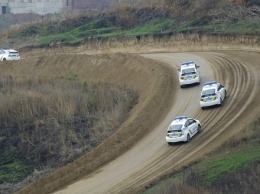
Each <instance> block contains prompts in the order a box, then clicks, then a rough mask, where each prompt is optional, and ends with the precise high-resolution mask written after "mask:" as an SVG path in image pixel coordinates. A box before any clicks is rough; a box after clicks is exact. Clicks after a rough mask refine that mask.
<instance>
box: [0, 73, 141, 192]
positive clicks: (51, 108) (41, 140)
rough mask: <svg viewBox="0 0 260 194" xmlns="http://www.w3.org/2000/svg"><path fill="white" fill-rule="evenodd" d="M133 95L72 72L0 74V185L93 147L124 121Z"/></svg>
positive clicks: (47, 169) (55, 166) (133, 97)
mask: <svg viewBox="0 0 260 194" xmlns="http://www.w3.org/2000/svg"><path fill="white" fill-rule="evenodd" d="M137 98H138V97H137V94H136V93H135V92H134V91H132V90H129V89H126V88H124V87H122V86H115V85H109V84H104V83H103V84H101V83H100V84H94V85H93V84H88V83H86V82H84V83H81V82H80V81H79V80H78V79H77V77H76V76H75V75H70V76H69V77H68V78H67V79H65V78H64V79H62V78H61V79H55V80H54V79H47V78H40V77H37V78H35V77H33V76H32V77H28V76H24V77H15V76H12V75H3V74H2V75H0V149H1V153H0V183H1V184H3V183H5V182H6V184H4V185H2V186H1V188H2V189H3V188H4V186H5V187H8V186H7V185H8V183H16V182H17V181H21V180H23V179H24V178H25V177H26V176H28V175H30V174H32V172H33V171H35V170H34V169H37V170H36V171H39V172H40V171H41V170H44V171H49V170H50V169H52V168H57V167H59V166H62V165H64V164H66V163H67V162H70V161H73V160H74V159H75V158H78V157H79V156H81V155H83V154H84V153H86V152H88V151H90V150H92V149H93V148H95V147H96V146H97V145H99V144H100V143H101V142H102V141H104V140H106V139H107V138H108V137H109V136H111V135H112V134H113V133H114V132H115V131H116V130H117V129H118V127H119V126H120V124H121V123H122V122H124V121H125V119H126V118H127V116H128V113H129V111H130V109H131V108H132V107H133V106H134V105H135V104H136V102H137ZM14 169H16V170H15V171H13V170H14ZM12 187H13V186H12ZM1 188H0V193H1ZM9 189H10V188H9ZM10 190H11V189H10Z"/></svg>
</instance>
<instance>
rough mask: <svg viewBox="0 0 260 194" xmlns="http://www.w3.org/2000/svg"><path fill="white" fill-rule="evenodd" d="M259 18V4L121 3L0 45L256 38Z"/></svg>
mask: <svg viewBox="0 0 260 194" xmlns="http://www.w3.org/2000/svg"><path fill="white" fill-rule="evenodd" d="M259 20H260V3H259V1H256V0H237V1H235V0H234V1H231V0H221V1H214V0H210V1H209V0H185V1H182V0H163V1H152V3H151V2H150V3H146V4H144V3H142V4H139V6H137V5H136V4H128V3H121V4H119V5H118V6H117V7H116V8H114V9H113V10H112V9H111V10H109V11H106V12H95V13H92V14H90V13H89V12H86V13H84V12H82V13H80V14H70V15H66V16H65V18H64V15H63V16H62V17H59V16H57V18H56V19H52V20H51V21H50V20H44V21H42V22H38V23H35V24H33V25H29V26H28V27H21V28H19V29H18V30H13V31H12V32H10V33H8V38H7V40H2V43H3V44H9V45H10V44H12V43H15V42H20V40H21V39H23V40H27V41H28V42H27V43H26V42H24V43H23V45H24V46H40V47H42V46H50V45H55V44H59V45H61V44H66V45H78V44H83V43H84V42H85V40H88V39H93V38H94V39H96V38H104V37H106V38H107V37H115V36H117V37H118V36H121V37H129V36H131V37H137V36H142V35H154V34H161V35H162V34H172V33H181V32H183V33H185V32H189V33H190V32H199V33H204V34H247V35H258V34H259V32H260V24H259ZM29 40H33V41H29ZM11 42H12V43H11ZM7 46H8V45H7Z"/></svg>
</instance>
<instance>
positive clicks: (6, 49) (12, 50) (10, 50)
mask: <svg viewBox="0 0 260 194" xmlns="http://www.w3.org/2000/svg"><path fill="white" fill-rule="evenodd" d="M1 50H4V51H9V52H18V51H16V50H14V49H10V48H2V49H1Z"/></svg>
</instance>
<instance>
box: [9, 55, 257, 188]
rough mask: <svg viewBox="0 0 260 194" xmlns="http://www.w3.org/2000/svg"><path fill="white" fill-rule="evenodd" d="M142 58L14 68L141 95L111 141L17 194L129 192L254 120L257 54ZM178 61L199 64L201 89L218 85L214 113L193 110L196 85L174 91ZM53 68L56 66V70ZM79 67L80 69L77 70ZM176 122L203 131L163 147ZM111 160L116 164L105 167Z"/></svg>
mask: <svg viewBox="0 0 260 194" xmlns="http://www.w3.org/2000/svg"><path fill="white" fill-rule="evenodd" d="M143 56H144V57H145V58H151V59H153V60H154V61H151V60H150V59H145V58H142V57H140V56H134V58H132V57H133V56H130V55H121V54H117V55H109V56H108V55H102V57H101V60H102V59H104V60H105V61H108V63H107V65H104V64H103V65H101V63H100V61H99V60H98V59H97V58H95V57H91V56H84V55H82V56H80V57H74V58H73V59H72V58H71V56H66V57H64V59H63V58H56V57H54V56H53V58H52V57H39V58H37V57H35V58H34V60H32V62H30V60H27V61H26V62H25V61H23V62H22V61H21V63H22V64H23V65H25V64H28V67H27V68H25V69H24V67H22V66H20V64H19V65H17V67H18V68H21V69H24V70H25V71H28V73H33V72H34V71H35V70H34V69H35V68H39V67H40V68H42V70H41V72H43V71H46V72H47V71H48V72H50V71H54V70H55V71H59V70H65V71H72V70H73V69H74V70H75V69H77V72H79V74H80V75H81V76H86V77H87V78H88V79H90V80H91V79H92V80H95V81H107V82H112V83H118V84H119V83H120V84H124V85H127V86H128V87H131V88H134V89H135V90H137V91H139V92H140V94H141V95H140V101H139V104H138V105H137V106H136V107H135V108H134V110H133V111H132V113H131V116H130V118H129V119H128V120H127V122H126V123H125V124H124V125H123V126H122V127H121V129H119V131H118V133H116V134H115V135H114V136H112V138H110V139H109V140H108V141H106V142H105V143H104V144H102V145H101V146H100V147H99V148H98V149H97V150H95V151H94V152H92V153H90V154H89V155H88V157H87V156H86V157H85V158H84V157H83V158H81V159H80V160H78V161H76V162H74V163H71V164H69V165H67V166H66V167H64V168H62V169H60V170H58V172H56V173H54V175H51V176H49V177H46V178H44V179H43V180H41V181H38V182H36V183H33V184H31V185H30V186H29V187H26V188H24V189H22V190H20V191H19V192H18V193H50V192H52V191H54V190H57V189H58V188H63V189H62V190H59V191H57V193H137V192H139V191H142V190H144V188H145V186H147V185H149V184H150V183H152V182H154V181H156V180H158V179H160V178H161V177H163V176H164V175H166V174H169V173H171V172H173V171H175V170H178V169H180V168H183V167H185V166H187V165H189V164H190V163H191V162H192V161H194V160H197V159H199V158H200V157H202V156H203V155H205V154H206V153H208V152H210V151H212V150H213V149H214V148H216V147H218V146H219V145H221V144H222V143H223V142H224V141H226V140H227V139H228V138H230V137H232V136H233V135H234V134H235V133H238V132H240V131H241V130H243V129H244V128H245V126H246V125H247V124H248V123H250V122H251V121H253V120H254V119H255V118H256V117H257V116H258V115H259V113H260V109H259V104H258V101H257V99H258V98H259V95H260V91H259V72H260V65H259V64H258V63H257V61H259V60H260V54H259V53H257V52H245V51H223V52H217V51H216V52H213V51H211V52H192V53H163V54H160V53H159V54H145V55H143ZM104 57H105V58H104ZM128 57H129V59H128ZM46 58H47V59H46ZM186 60H194V61H195V62H196V63H197V64H199V65H200V67H201V68H200V71H201V75H202V83H203V82H206V81H212V80H217V81H219V82H221V83H223V84H224V85H225V86H226V88H227V92H228V93H227V99H226V100H225V101H224V103H223V106H222V107H218V108H214V109H207V110H201V109H200V107H199V101H198V99H199V93H200V89H201V87H202V84H201V85H200V86H194V87H189V88H184V89H180V88H179V86H178V82H177V72H176V68H177V67H178V66H179V64H180V62H182V61H186ZM33 61H34V62H33ZM36 61H38V63H39V64H40V65H39V64H38V65H37V62H36ZM86 61H92V65H86ZM98 61H99V63H98ZM158 61H160V63H159V62H158ZM56 64H60V65H59V68H56V66H57V65H56ZM82 64H85V65H86V66H85V67H84V68H83V66H84V65H82ZM160 64H161V66H160ZM162 64H168V65H162ZM25 66H26V65H25ZM38 66H39V67H38ZM45 66H46V67H45ZM79 66H80V67H82V68H78V67H79ZM6 68H7V69H8V68H9V67H6ZM66 68H67V69H66ZM83 69H85V70H84V71H83ZM9 70H11V68H10V69H9ZM78 70H80V71H78ZM61 72H62V71H61ZM97 75H98V76H97ZM150 76H151V77H150ZM178 115H187V116H190V117H195V118H197V119H199V120H200V121H201V122H202V126H203V131H202V133H201V134H199V135H197V136H196V137H195V138H193V139H192V140H191V142H190V143H189V144H178V145H176V146H168V145H167V144H166V142H165V131H166V129H167V127H168V125H169V123H170V122H171V120H172V118H173V117H174V116H178ZM122 137H124V138H122ZM125 137H126V138H125ZM140 138H142V139H141V141H140ZM108 148H109V149H108ZM91 156H92V157H91ZM116 156H119V157H117V158H116V159H115V160H113V159H114V158H115V157H116ZM96 157H97V158H96ZM107 161H110V163H106V162H107ZM105 163H106V164H105ZM103 164H105V165H103ZM100 165H102V166H101V167H99V168H97V167H98V166H100ZM78 177H81V179H80V180H79V181H77V182H75V183H73V184H71V185H69V184H68V183H69V182H70V181H71V180H76V179H78Z"/></svg>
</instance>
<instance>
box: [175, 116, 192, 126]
mask: <svg viewBox="0 0 260 194" xmlns="http://www.w3.org/2000/svg"><path fill="white" fill-rule="evenodd" d="M188 119H190V118H188V117H186V116H179V117H175V118H174V120H173V121H172V122H171V125H183V124H184V123H185V122H186V121H187V120H188Z"/></svg>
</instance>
